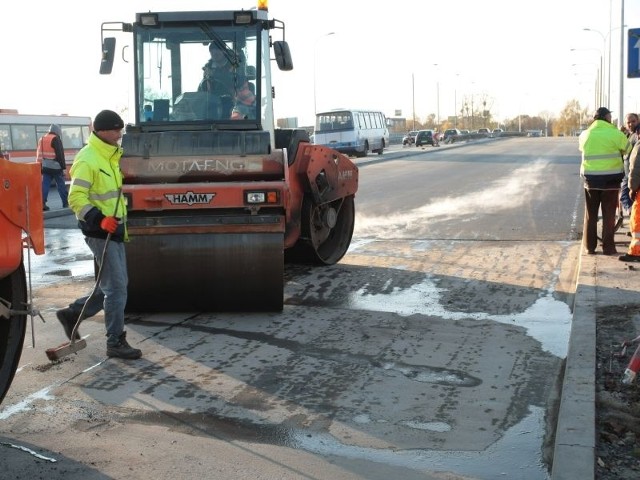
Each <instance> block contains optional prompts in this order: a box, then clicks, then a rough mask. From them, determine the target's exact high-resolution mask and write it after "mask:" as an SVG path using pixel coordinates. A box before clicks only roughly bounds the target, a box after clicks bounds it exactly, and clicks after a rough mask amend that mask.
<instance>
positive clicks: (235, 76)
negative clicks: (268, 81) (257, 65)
mask: <svg viewBox="0 0 640 480" xmlns="http://www.w3.org/2000/svg"><path fill="white" fill-rule="evenodd" d="M209 55H210V56H211V58H210V59H209V60H208V61H207V63H206V64H205V65H204V67H202V71H203V77H202V81H201V82H200V85H199V86H198V91H199V92H209V93H212V94H214V95H216V96H217V97H218V98H219V99H220V105H221V110H222V112H223V113H222V117H223V118H225V117H226V118H231V119H233V120H242V119H247V118H255V108H256V96H255V86H254V85H253V84H251V83H250V82H249V79H248V77H247V75H246V67H247V65H246V58H245V56H244V54H242V52H240V54H237V53H236V52H234V51H233V50H231V49H230V48H229V47H227V46H226V45H225V44H224V43H223V42H221V41H215V40H214V41H213V42H211V43H210V44H209Z"/></svg>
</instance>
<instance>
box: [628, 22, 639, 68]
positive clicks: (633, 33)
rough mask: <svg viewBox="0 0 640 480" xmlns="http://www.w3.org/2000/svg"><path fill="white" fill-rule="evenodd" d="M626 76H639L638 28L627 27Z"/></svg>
mask: <svg viewBox="0 0 640 480" xmlns="http://www.w3.org/2000/svg"><path fill="white" fill-rule="evenodd" d="M627 50H628V51H629V54H628V55H629V56H628V58H627V78H638V77H640V28H633V29H631V28H630V29H629V44H628V48H627Z"/></svg>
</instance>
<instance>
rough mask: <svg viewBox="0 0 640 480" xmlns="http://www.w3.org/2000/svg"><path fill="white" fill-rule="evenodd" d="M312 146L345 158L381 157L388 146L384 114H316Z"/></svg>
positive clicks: (334, 112) (336, 111) (346, 111)
mask: <svg viewBox="0 0 640 480" xmlns="http://www.w3.org/2000/svg"><path fill="white" fill-rule="evenodd" d="M313 143H315V144H316V145H326V146H328V147H331V148H332V149H334V150H337V151H339V152H341V153H345V154H348V155H356V156H358V157H366V156H367V154H368V153H369V152H370V151H371V152H374V153H377V154H378V155H382V152H383V151H384V149H385V148H386V147H388V146H389V128H388V125H387V118H386V117H385V115H384V113H382V112H380V111H377V110H345V109H340V110H332V111H330V112H323V113H318V114H316V128H315V132H314V134H313Z"/></svg>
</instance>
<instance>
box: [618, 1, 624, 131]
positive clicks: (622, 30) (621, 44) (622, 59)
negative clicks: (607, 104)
mask: <svg viewBox="0 0 640 480" xmlns="http://www.w3.org/2000/svg"><path fill="white" fill-rule="evenodd" d="M623 122H624V0H620V111H619V112H618V127H620V126H622V124H623Z"/></svg>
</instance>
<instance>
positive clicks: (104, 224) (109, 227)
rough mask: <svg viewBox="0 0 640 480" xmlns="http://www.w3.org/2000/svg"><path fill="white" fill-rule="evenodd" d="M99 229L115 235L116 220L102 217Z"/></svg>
mask: <svg viewBox="0 0 640 480" xmlns="http://www.w3.org/2000/svg"><path fill="white" fill-rule="evenodd" d="M100 228H101V229H103V230H104V231H105V232H109V233H116V229H117V228H118V219H117V218H116V217H104V218H103V219H102V220H101V221H100Z"/></svg>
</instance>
